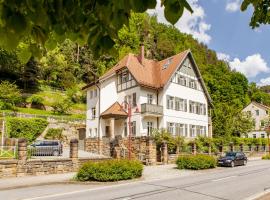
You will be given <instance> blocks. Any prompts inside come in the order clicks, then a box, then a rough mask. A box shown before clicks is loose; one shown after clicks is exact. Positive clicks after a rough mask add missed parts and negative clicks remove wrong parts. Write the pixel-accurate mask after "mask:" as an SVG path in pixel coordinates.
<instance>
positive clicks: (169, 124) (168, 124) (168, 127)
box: [167, 122, 174, 135]
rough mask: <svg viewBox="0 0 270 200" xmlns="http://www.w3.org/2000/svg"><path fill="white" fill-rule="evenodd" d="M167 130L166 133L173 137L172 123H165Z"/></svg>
mask: <svg viewBox="0 0 270 200" xmlns="http://www.w3.org/2000/svg"><path fill="white" fill-rule="evenodd" d="M167 129H168V132H169V133H171V134H172V135H174V123H171V122H167Z"/></svg>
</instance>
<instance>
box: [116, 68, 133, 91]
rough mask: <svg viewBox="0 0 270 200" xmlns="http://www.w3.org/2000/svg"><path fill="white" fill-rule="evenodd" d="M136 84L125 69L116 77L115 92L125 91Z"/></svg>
mask: <svg viewBox="0 0 270 200" xmlns="http://www.w3.org/2000/svg"><path fill="white" fill-rule="evenodd" d="M136 85H137V83H136V81H135V80H134V79H133V77H132V75H131V74H130V73H129V71H128V70H127V69H122V70H120V71H119V72H118V75H117V91H118V92H119V91H122V90H126V89H128V88H131V87H134V86H136Z"/></svg>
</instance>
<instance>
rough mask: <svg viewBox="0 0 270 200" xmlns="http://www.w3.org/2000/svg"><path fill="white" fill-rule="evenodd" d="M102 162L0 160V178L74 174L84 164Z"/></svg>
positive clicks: (81, 160)
mask: <svg viewBox="0 0 270 200" xmlns="http://www.w3.org/2000/svg"><path fill="white" fill-rule="evenodd" d="M107 159H108V158H107ZM102 160H106V159H105V158H100V159H88V158H84V159H78V160H77V161H74V159H60V158H59V159H47V160H29V161H27V162H25V163H24V162H21V161H19V160H2V161H0V178H5V177H19V176H31V175H33V176H36V175H47V174H62V173H68V172H75V171H77V169H78V167H80V166H81V165H83V164H84V163H86V162H89V161H92V162H99V161H102Z"/></svg>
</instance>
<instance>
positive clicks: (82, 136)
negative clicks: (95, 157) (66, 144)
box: [78, 128, 86, 151]
mask: <svg viewBox="0 0 270 200" xmlns="http://www.w3.org/2000/svg"><path fill="white" fill-rule="evenodd" d="M78 131H79V144H78V146H79V150H83V151H84V149H85V146H84V140H85V138H86V130H85V128H80V129H78Z"/></svg>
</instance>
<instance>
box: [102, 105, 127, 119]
mask: <svg viewBox="0 0 270 200" xmlns="http://www.w3.org/2000/svg"><path fill="white" fill-rule="evenodd" d="M100 116H101V117H103V118H106V117H114V116H119V117H127V116H128V114H127V112H126V111H125V110H124V109H123V108H122V107H121V105H120V104H119V103H118V102H115V103H114V104H113V105H111V106H110V107H109V108H108V109H107V110H105V111H104V112H102V113H101V114H100Z"/></svg>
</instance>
